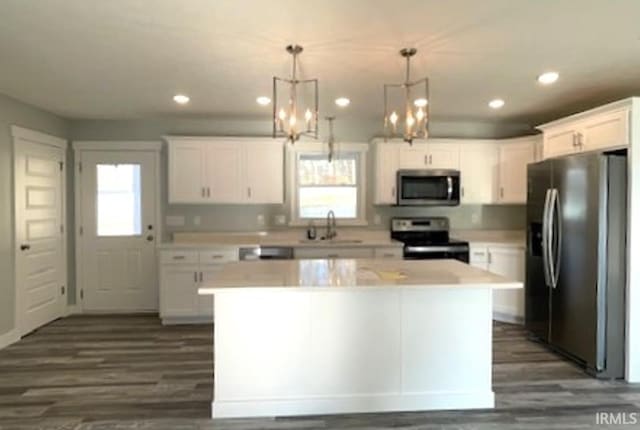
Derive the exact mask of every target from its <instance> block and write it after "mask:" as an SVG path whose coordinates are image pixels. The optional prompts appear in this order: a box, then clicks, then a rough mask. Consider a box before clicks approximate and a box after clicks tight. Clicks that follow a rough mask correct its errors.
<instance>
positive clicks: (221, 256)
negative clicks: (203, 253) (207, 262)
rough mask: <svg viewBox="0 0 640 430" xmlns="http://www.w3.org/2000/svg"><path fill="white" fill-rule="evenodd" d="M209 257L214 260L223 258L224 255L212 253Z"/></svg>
mask: <svg viewBox="0 0 640 430" xmlns="http://www.w3.org/2000/svg"><path fill="white" fill-rule="evenodd" d="M211 258H212V259H214V260H220V259H223V258H224V255H212V256H211Z"/></svg>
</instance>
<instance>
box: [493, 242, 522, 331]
mask: <svg viewBox="0 0 640 430" xmlns="http://www.w3.org/2000/svg"><path fill="white" fill-rule="evenodd" d="M488 253H489V260H488V261H489V265H488V267H489V271H490V272H492V273H495V274H496V275H501V276H504V277H505V278H508V279H511V280H514V281H521V282H522V281H524V264H525V255H524V250H523V249H521V248H515V247H514V248H509V247H489V249H488ZM493 309H494V311H495V312H497V313H498V314H502V315H504V316H507V317H508V318H509V319H521V318H523V317H524V290H495V291H494V292H493Z"/></svg>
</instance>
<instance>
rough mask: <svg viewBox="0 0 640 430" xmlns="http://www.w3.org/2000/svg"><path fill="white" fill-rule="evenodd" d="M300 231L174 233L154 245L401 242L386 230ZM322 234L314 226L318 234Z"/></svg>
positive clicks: (388, 244)
mask: <svg viewBox="0 0 640 430" xmlns="http://www.w3.org/2000/svg"><path fill="white" fill-rule="evenodd" d="M304 234H305V232H304V231H303V230H285V231H273V232H254V233H213V232H212V233H174V234H173V242H166V243H162V244H160V245H158V248H187V247H188V248H202V249H206V248H210V247H225V246H228V247H239V246H242V247H248V246H288V247H293V248H314V247H343V248H359V247H367V248H368V247H397V248H401V247H402V246H403V244H402V242H398V241H395V240H392V239H391V238H390V235H389V231H388V230H359V231H357V230H356V231H354V230H347V229H344V230H342V229H338V236H337V237H336V238H335V239H333V240H315V241H308V240H306V239H305V236H304ZM322 234H323V230H322V229H320V228H319V229H318V237H320V236H321V235H322Z"/></svg>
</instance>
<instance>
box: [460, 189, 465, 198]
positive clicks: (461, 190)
mask: <svg viewBox="0 0 640 430" xmlns="http://www.w3.org/2000/svg"><path fill="white" fill-rule="evenodd" d="M460 197H464V187H460Z"/></svg>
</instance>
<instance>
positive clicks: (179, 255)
mask: <svg viewBox="0 0 640 430" xmlns="http://www.w3.org/2000/svg"><path fill="white" fill-rule="evenodd" d="M160 263H161V264H171V263H176V264H198V252H197V251H188V250H184V251H182V250H176V251H162V252H161V253H160Z"/></svg>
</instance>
